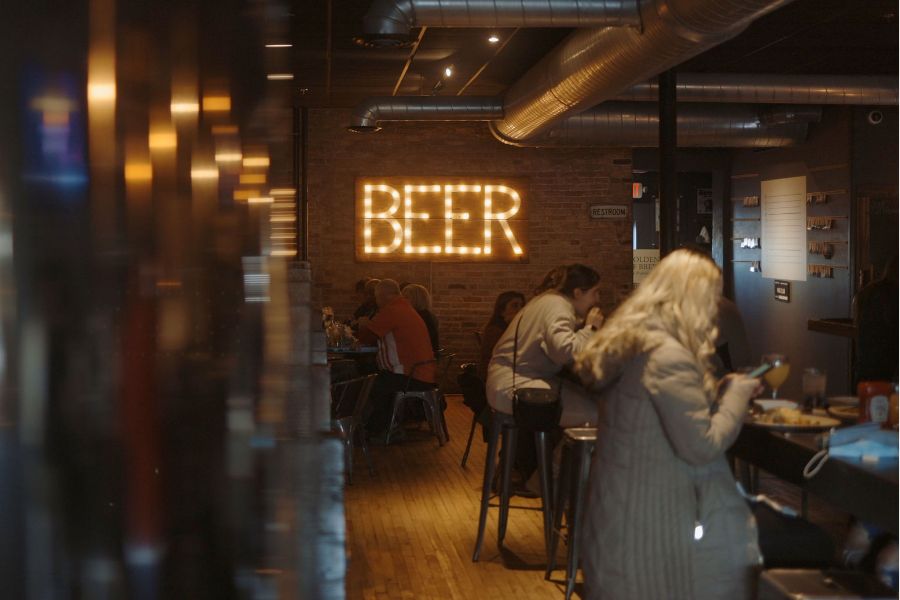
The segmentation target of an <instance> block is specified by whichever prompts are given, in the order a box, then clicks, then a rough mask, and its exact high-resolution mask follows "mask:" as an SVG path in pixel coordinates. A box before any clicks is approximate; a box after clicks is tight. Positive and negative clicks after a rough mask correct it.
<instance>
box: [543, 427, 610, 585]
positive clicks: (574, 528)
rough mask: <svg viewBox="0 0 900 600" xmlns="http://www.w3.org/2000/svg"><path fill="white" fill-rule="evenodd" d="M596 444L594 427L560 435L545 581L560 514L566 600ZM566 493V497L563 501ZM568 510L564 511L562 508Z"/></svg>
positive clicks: (553, 556)
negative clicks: (564, 526) (559, 464)
mask: <svg viewBox="0 0 900 600" xmlns="http://www.w3.org/2000/svg"><path fill="white" fill-rule="evenodd" d="M596 441H597V428H596V427H570V428H569V429H566V430H565V431H564V432H563V457H562V468H561V470H560V474H559V482H558V484H557V486H556V490H555V492H556V493H555V495H554V499H553V508H554V510H553V523H552V526H551V528H550V536H549V537H550V541H549V544H548V546H549V547H548V549H547V571H546V573H545V574H544V578H545V579H550V573H551V572H552V571H553V569H555V568H556V549H557V547H558V546H559V538H560V536H561V535H562V521H563V514H565V515H566V543H567V544H568V548H567V550H566V600H569V598H571V597H572V592H573V591H574V590H575V575H576V573H577V572H578V552H579V545H580V544H581V522H582V517H583V515H584V508H585V507H584V504H585V501H586V498H585V496H586V495H587V486H588V479H589V477H590V472H591V454H592V453H593V451H594V445H595V443H596ZM566 494H568V498H566ZM567 508H568V512H566V509H567Z"/></svg>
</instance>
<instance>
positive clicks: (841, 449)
mask: <svg viewBox="0 0 900 600" xmlns="http://www.w3.org/2000/svg"><path fill="white" fill-rule="evenodd" d="M829 453H830V454H831V456H833V457H836V458H860V459H862V460H864V461H872V462H875V461H878V460H880V459H882V458H897V457H898V454H900V452H898V448H897V436H896V435H894V443H893V444H884V443H881V441H875V440H869V439H863V440H856V441H855V442H850V443H849V444H844V445H843V446H832V447H831V448H830V449H829Z"/></svg>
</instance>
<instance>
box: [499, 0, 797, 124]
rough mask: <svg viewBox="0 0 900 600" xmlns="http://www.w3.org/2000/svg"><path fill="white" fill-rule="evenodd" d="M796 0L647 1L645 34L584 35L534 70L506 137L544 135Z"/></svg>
mask: <svg viewBox="0 0 900 600" xmlns="http://www.w3.org/2000/svg"><path fill="white" fill-rule="evenodd" d="M790 2H791V0H640V12H641V23H642V28H641V30H637V29H632V28H628V27H603V28H599V29H598V28H595V29H580V30H578V31H575V32H574V33H573V34H572V35H570V36H569V37H568V38H566V39H565V40H564V41H563V42H562V43H561V44H560V45H559V46H557V47H556V48H555V49H554V50H553V51H552V52H551V53H550V54H548V55H547V56H545V57H544V58H543V59H542V60H541V61H540V62H539V63H538V64H537V65H535V66H534V67H532V68H531V70H529V71H528V72H527V73H526V74H525V75H524V76H523V77H522V78H521V79H519V81H517V82H516V83H515V84H513V86H512V87H510V88H509V90H507V92H506V95H505V96H504V107H505V113H506V117H505V118H504V119H503V120H502V121H500V122H498V123H497V124H496V125H495V128H494V129H495V130H496V132H497V134H498V135H499V136H501V137H502V138H505V139H507V140H510V141H520V140H524V139H527V138H529V137H533V136H537V135H540V134H541V133H542V132H544V131H547V130H548V129H550V128H551V127H552V126H553V124H554V123H556V122H557V121H560V120H561V119H563V118H565V117H566V116H567V115H570V114H573V113H577V112H581V111H584V110H587V109H588V108H590V107H592V106H595V105H597V104H599V103H601V102H603V101H605V100H608V99H610V98H612V97H614V96H616V95H617V94H620V93H621V92H622V91H624V90H626V89H628V88H629V87H630V86H632V85H634V84H636V83H639V82H642V81H646V80H647V79H649V78H651V77H653V76H654V75H657V74H659V73H661V72H662V71H665V70H666V69H668V68H671V67H674V66H675V65H678V64H680V63H682V62H684V61H685V60H687V59H689V58H691V57H694V56H696V55H698V54H700V53H701V52H704V51H705V50H708V49H709V48H712V47H713V46H716V45H718V44H720V43H722V42H724V41H726V40H729V39H731V38H733V37H735V36H736V35H738V34H739V33H741V32H742V31H743V30H744V29H745V28H746V27H747V26H748V25H749V24H750V23H751V22H753V21H754V20H755V19H758V18H759V17H761V16H763V15H765V14H766V13H769V12H772V11H773V10H776V9H778V8H780V7H782V6H784V5H786V4H789V3H790Z"/></svg>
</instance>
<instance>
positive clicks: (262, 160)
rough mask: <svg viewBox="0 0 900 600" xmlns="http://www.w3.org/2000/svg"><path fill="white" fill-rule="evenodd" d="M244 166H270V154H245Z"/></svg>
mask: <svg viewBox="0 0 900 600" xmlns="http://www.w3.org/2000/svg"><path fill="white" fill-rule="evenodd" d="M244 166H245V167H268V166H269V157H268V156H245V157H244Z"/></svg>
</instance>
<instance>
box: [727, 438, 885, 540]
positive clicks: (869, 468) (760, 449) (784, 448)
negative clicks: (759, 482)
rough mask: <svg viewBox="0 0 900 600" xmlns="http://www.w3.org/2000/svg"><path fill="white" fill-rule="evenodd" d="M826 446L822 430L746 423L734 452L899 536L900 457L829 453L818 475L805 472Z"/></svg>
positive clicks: (747, 461)
mask: <svg viewBox="0 0 900 600" xmlns="http://www.w3.org/2000/svg"><path fill="white" fill-rule="evenodd" d="M821 446H822V434H821V433H805V432H791V431H778V430H775V429H771V428H766V427H760V426H756V425H745V426H744V427H743V428H742V429H741V433H740V434H739V435H738V438H737V440H736V441H735V443H734V445H733V446H732V447H731V450H730V453H731V454H732V456H733V457H735V458H738V459H740V460H741V461H744V462H745V463H748V464H750V465H753V466H755V467H757V468H759V469H762V470H763V471H766V472H767V473H770V474H771V475H774V476H775V477H778V478H779V479H782V480H783V481H786V482H788V483H792V484H794V485H797V486H799V487H800V488H801V490H803V491H806V492H808V493H810V494H813V495H815V496H817V497H818V498H820V499H822V500H824V501H825V502H827V503H828V504H830V505H832V506H833V507H834V508H836V509H838V510H841V511H844V512H847V513H850V514H851V515H853V516H854V517H856V518H857V519H859V520H861V521H864V522H866V523H870V524H872V525H875V526H877V527H879V528H881V529H882V530H884V531H887V532H890V533H892V534H894V535H897V533H898V526H897V513H898V511H897V507H898V485H897V467H898V463H897V459H896V458H881V459H880V460H878V461H874V462H873V461H864V460H862V459H854V458H843V457H828V459H827V460H826V461H825V463H824V464H823V465H822V468H821V469H820V470H819V471H818V472H817V473H816V474H815V475H813V476H812V477H810V478H806V477H804V474H803V470H804V467H806V465H807V464H808V463H809V461H810V459H812V458H813V456H815V455H816V453H817V452H818V451H819V450H820V449H821Z"/></svg>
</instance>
